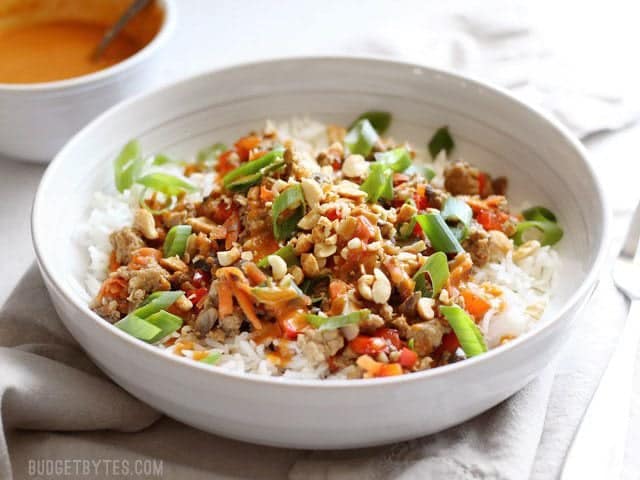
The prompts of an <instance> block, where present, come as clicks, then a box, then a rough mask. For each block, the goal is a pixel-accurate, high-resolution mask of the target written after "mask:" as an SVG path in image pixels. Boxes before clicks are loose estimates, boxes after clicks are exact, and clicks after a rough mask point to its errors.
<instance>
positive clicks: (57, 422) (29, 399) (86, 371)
mask: <svg viewBox="0 0 640 480" xmlns="http://www.w3.org/2000/svg"><path fill="white" fill-rule="evenodd" d="M0 365H2V375H1V376H0V425H1V426H2V431H4V432H7V431H10V430H14V429H26V430H57V431H79V430H96V429H114V430H121V431H127V432H131V431H136V430H140V429H142V428H145V427H147V426H148V425H150V424H151V423H153V422H154V421H155V420H156V419H157V418H158V417H159V414H158V413H157V412H155V411H154V410H153V409H151V408H149V407H148V406H146V405H144V404H142V403H141V402H139V401H137V400H136V399H134V398H132V397H131V396H130V395H128V394H127V393H126V392H124V391H123V390H122V389H120V388H119V387H118V386H117V385H115V384H114V383H113V382H111V381H110V380H108V379H106V378H105V377H104V375H103V374H102V373H100V371H99V370H98V369H97V368H96V367H95V366H94V365H93V363H92V362H91V361H90V360H89V359H88V358H87V356H86V355H85V354H84V352H82V350H81V349H80V348H79V347H78V345H77V344H76V342H75V341H74V340H73V338H72V337H71V335H70V334H69V333H68V332H67V330H66V329H65V328H64V327H63V326H62V323H61V322H60V321H59V319H58V317H57V315H56V314H55V312H54V310H53V306H52V305H51V302H50V301H49V296H48V294H47V292H46V290H45V287H44V284H43V282H42V279H41V277H40V274H39V272H38V271H37V268H36V267H35V266H33V267H31V269H30V270H29V272H27V274H26V275H25V277H24V278H23V279H22V281H21V282H20V283H19V284H18V286H17V287H16V289H15V292H14V294H13V295H12V296H11V298H10V299H9V300H8V301H7V303H6V304H5V305H4V307H3V309H2V310H1V311H0ZM0 478H3V479H8V478H11V464H10V462H9V454H8V445H7V442H6V440H5V438H4V436H1V437H0Z"/></svg>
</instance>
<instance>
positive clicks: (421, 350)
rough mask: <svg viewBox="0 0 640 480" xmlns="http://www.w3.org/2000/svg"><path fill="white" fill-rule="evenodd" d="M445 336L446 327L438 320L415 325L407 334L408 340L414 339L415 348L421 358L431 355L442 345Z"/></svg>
mask: <svg viewBox="0 0 640 480" xmlns="http://www.w3.org/2000/svg"><path fill="white" fill-rule="evenodd" d="M443 334H444V327H443V326H442V324H441V323H440V322H439V321H438V320H429V321H428V322H422V323H414V324H413V325H411V328H410V329H409V331H408V332H407V336H408V338H410V339H411V338H413V339H414V343H413V348H414V350H415V351H416V353H417V354H418V355H420V356H421V357H423V356H425V355H429V354H430V353H431V352H433V351H434V350H435V349H436V348H437V347H438V345H440V343H442V335H443Z"/></svg>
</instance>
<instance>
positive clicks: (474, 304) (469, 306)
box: [460, 288, 491, 320]
mask: <svg viewBox="0 0 640 480" xmlns="http://www.w3.org/2000/svg"><path fill="white" fill-rule="evenodd" d="M460 293H461V294H462V298H464V308H465V310H466V311H467V312H469V313H470V314H471V315H473V317H474V318H475V319H476V320H480V319H481V318H482V317H484V314H485V313H487V311H488V310H489V308H491V304H490V303H489V302H487V301H486V300H485V299H484V298H482V297H481V296H480V295H477V294H475V293H473V292H472V291H471V290H469V289H466V288H465V289H462V290H461V292H460Z"/></svg>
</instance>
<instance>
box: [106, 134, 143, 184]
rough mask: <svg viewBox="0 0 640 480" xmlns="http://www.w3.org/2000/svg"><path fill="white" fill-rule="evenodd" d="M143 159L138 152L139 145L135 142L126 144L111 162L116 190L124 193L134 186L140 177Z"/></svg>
mask: <svg viewBox="0 0 640 480" xmlns="http://www.w3.org/2000/svg"><path fill="white" fill-rule="evenodd" d="M143 166H144V159H143V158H142V155H141V152H140V144H139V143H138V141H137V140H131V141H130V142H129V143H127V144H126V145H125V146H124V147H123V148H122V150H121V151H120V153H119V154H118V156H117V157H116V159H115V160H114V162H113V170H114V174H115V183H116V188H117V189H118V191H119V192H121V193H122V192H124V191H125V190H127V189H128V188H131V185H133V184H134V182H135V181H136V178H137V177H138V176H139V175H140V172H141V171H142V167H143Z"/></svg>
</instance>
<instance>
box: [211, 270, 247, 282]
mask: <svg viewBox="0 0 640 480" xmlns="http://www.w3.org/2000/svg"><path fill="white" fill-rule="evenodd" d="M216 277H218V278H220V279H222V280H228V281H231V282H234V283H235V282H238V281H246V277H245V276H244V273H242V270H240V269H239V268H238V267H221V268H219V269H218V270H216Z"/></svg>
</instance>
